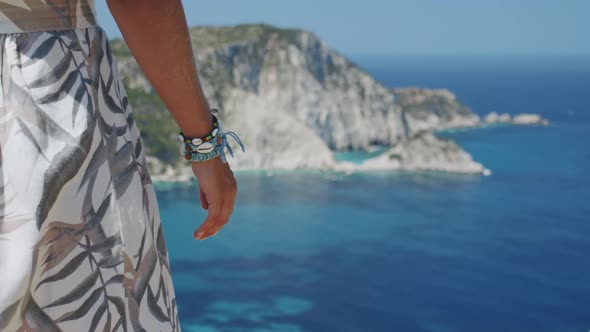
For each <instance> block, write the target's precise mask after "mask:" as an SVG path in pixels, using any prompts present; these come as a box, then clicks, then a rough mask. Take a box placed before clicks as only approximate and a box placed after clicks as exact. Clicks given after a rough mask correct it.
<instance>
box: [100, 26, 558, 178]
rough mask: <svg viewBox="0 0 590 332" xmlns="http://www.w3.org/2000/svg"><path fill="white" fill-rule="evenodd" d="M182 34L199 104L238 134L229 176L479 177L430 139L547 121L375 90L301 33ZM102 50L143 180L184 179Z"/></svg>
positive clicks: (258, 29) (456, 150) (123, 62)
mask: <svg viewBox="0 0 590 332" xmlns="http://www.w3.org/2000/svg"><path fill="white" fill-rule="evenodd" d="M190 32H191V38H192V40H193V44H194V45H193V46H194V50H195V54H196V62H197V66H198V68H199V76H200V78H201V81H202V84H203V88H204V91H205V93H206V95H207V97H208V100H209V102H210V104H211V105H213V106H215V107H217V108H219V109H220V110H221V113H220V114H219V118H220V121H221V123H222V125H223V128H224V129H226V130H232V131H235V132H236V133H238V135H239V136H240V137H241V139H242V141H243V142H244V144H245V145H246V153H242V152H241V151H239V149H234V150H235V151H237V153H235V158H228V160H229V162H230V164H231V166H232V169H234V170H236V171H241V170H298V169H310V170H321V171H336V172H347V173H350V172H371V171H396V170H403V171H440V172H452V173H469V174H489V170H487V169H486V168H485V167H484V165H482V164H481V163H479V162H477V161H475V160H473V158H472V157H471V155H470V154H469V153H468V152H466V151H465V150H463V149H462V148H461V147H460V146H459V145H458V144H456V143H455V142H453V141H452V140H449V139H445V138H441V137H439V136H437V134H436V132H437V131H440V130H447V129H456V128H473V129H476V128H478V127H482V126H485V125H490V124H505V125H508V124H510V125H547V124H548V121H547V120H546V119H543V118H541V117H540V116H538V115H535V114H520V115H514V116H511V115H509V114H496V113H491V114H488V115H486V116H485V117H484V118H483V119H482V118H481V117H480V116H478V115H477V114H476V113H474V112H473V111H472V110H471V109H469V108H468V107H466V106H465V105H463V104H462V103H461V102H460V101H459V100H458V98H457V97H456V96H455V95H454V94H453V93H452V92H450V91H448V90H446V89H422V88H417V87H408V88H393V89H392V88H388V87H385V86H383V85H382V84H380V83H379V82H377V81H376V80H375V79H374V78H373V77H371V76H370V75H369V74H368V73H367V72H365V71H364V70H363V69H362V68H360V67H358V66H357V65H355V64H354V63H353V62H351V61H350V60H348V59H346V58H345V57H344V56H342V55H341V54H339V53H338V52H337V51H335V50H333V49H331V48H329V47H328V46H327V45H326V44H325V43H324V42H323V41H322V40H321V39H320V38H318V37H317V36H316V35H315V34H313V33H312V32H309V31H304V30H297V29H281V28H277V27H274V26H269V25H262V24H251V25H238V26H227V27H194V28H191V30H190ZM111 45H112V49H113V51H114V53H115V56H116V58H117V62H118V65H119V68H120V71H121V74H122V76H123V81H124V83H125V91H126V92H127V94H128V96H129V98H130V104H131V105H133V107H134V114H135V116H136V118H137V120H138V123H139V125H140V130H141V131H142V138H143V139H144V141H146V142H145V146H146V151H147V152H148V153H147V157H146V158H147V160H148V167H149V169H150V173H151V176H152V179H153V180H154V181H186V180H189V179H191V178H192V177H193V175H192V170H191V168H190V167H189V165H188V164H187V163H186V162H185V161H184V160H181V158H180V154H179V153H178V152H177V151H176V150H178V149H177V146H176V142H174V139H173V137H172V136H174V135H175V133H174V131H173V130H171V129H170V128H174V126H175V124H174V123H173V122H172V121H173V120H172V118H171V116H170V115H169V114H168V112H167V111H166V109H165V107H164V105H163V104H162V103H161V101H159V99H158V98H157V96H156V94H155V92H154V91H153V89H152V87H151V85H150V83H149V81H148V80H147V79H146V77H145V76H144V75H143V73H142V72H141V70H140V68H139V66H138V65H137V63H136V62H135V60H134V59H133V57H131V55H130V53H129V51H128V50H127V48H126V46H125V44H124V42H123V41H122V40H120V39H119V40H113V41H112V42H111ZM154 122H157V124H158V125H154ZM164 128H168V129H166V130H165V129H164ZM162 130H164V132H160V131H162ZM157 135H168V136H170V142H169V143H160V142H161V140H156V139H154V137H157ZM155 145H157V146H155ZM375 145H379V146H387V147H389V148H388V149H387V150H386V152H384V153H383V154H382V155H380V156H377V157H374V158H370V159H367V160H365V161H363V162H361V163H358V164H357V163H350V162H342V161H337V160H336V159H335V157H334V152H336V151H355V150H367V149H370V148H371V147H372V146H375ZM232 147H235V148H237V146H234V145H233V144H232ZM175 153H177V154H175Z"/></svg>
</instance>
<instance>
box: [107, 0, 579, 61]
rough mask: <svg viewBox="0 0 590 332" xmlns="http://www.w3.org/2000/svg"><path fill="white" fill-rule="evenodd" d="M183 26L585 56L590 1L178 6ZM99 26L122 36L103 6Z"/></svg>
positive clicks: (367, 46)
mask: <svg viewBox="0 0 590 332" xmlns="http://www.w3.org/2000/svg"><path fill="white" fill-rule="evenodd" d="M183 5H184V9H185V13H186V16H187V21H188V25H189V26H195V25H234V24H239V23H262V22H263V23H269V24H273V25H276V26H279V27H289V28H302V29H306V30H310V31H313V32H314V33H316V34H317V35H318V36H319V37H320V38H322V39H323V40H324V41H325V42H327V43H328V44H329V45H330V46H331V47H333V48H335V49H336V50H338V51H340V52H342V53H344V54H349V55H415V54H421V55H438V54H442V55H465V54H468V55H471V54H489V55H531V54H535V55H588V56H590V0H559V1H557V0H556V1H549V0H536V1H533V0H493V1H492V0H438V1H437V0H404V1H399V0H363V1H359V0H356V1H352V0H298V1H288V0H247V1H244V0H214V1H204V0H183ZM96 9H97V15H98V22H99V24H100V25H101V26H102V27H103V28H104V29H105V30H106V31H107V35H108V36H109V37H120V36H121V33H120V31H119V29H118V27H117V25H116V23H115V21H114V20H113V18H112V16H111V14H110V12H109V10H108V7H107V5H106V3H105V1H104V0H97V1H96Z"/></svg>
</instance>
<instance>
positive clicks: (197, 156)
mask: <svg viewBox="0 0 590 332" xmlns="http://www.w3.org/2000/svg"><path fill="white" fill-rule="evenodd" d="M217 112H218V110H217V109H216V108H212V109H211V113H217ZM226 135H230V136H231V137H233V138H234V139H235V140H236V142H238V144H239V145H240V147H241V149H242V151H243V152H246V149H245V148H244V144H243V143H242V140H241V139H240V138H239V137H238V135H237V134H236V133H234V132H233V131H228V132H226V133H224V132H223V130H222V129H221V124H220V123H219V121H218V120H217V117H216V116H215V115H213V129H212V130H211V132H210V133H209V134H207V135H205V136H203V137H186V136H185V135H184V134H183V133H182V131H180V132H179V133H178V138H179V140H180V141H181V142H182V149H181V151H180V152H181V153H182V154H183V155H184V159H185V160H187V161H196V162H203V161H207V160H209V159H213V158H215V157H217V156H219V155H221V159H222V160H223V162H224V163H227V158H226V157H225V151H224V149H225V148H226V147H227V150H228V151H229V153H230V155H231V156H232V157H233V156H234V154H233V150H232V148H231V146H230V145H229V144H228V141H227V137H226Z"/></svg>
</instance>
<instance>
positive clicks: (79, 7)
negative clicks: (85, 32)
mask: <svg viewBox="0 0 590 332" xmlns="http://www.w3.org/2000/svg"><path fill="white" fill-rule="evenodd" d="M96 25H97V22H96V9H95V7H94V0H0V33H17V32H32V31H46V30H58V29H59V30H62V29H82V28H90V27H94V26H96Z"/></svg>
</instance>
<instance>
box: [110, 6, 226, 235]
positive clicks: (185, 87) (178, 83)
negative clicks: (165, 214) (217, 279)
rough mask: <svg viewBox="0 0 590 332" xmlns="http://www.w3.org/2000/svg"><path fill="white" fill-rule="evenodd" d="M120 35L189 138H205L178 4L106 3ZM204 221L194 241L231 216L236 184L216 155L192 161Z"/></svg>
mask: <svg viewBox="0 0 590 332" xmlns="http://www.w3.org/2000/svg"><path fill="white" fill-rule="evenodd" d="M107 5H108V7H109V10H110V11H111V13H112V15H113V18H114V19H115V21H116V22H117V25H118V26H119V30H121V34H122V35H123V38H124V39H125V42H126V43H127V46H128V47H129V50H130V51H131V53H132V54H133V56H134V58H135V59H136V61H137V63H138V64H139V66H140V67H141V69H142V71H143V72H144V73H145V75H146V77H147V78H148V80H149V81H150V83H151V84H152V86H153V87H154V89H155V90H156V92H157V93H158V95H159V96H160V98H161V99H162V101H163V102H164V104H165V105H166V107H167V109H168V111H169V112H170V114H171V115H172V116H173V117H174V119H175V120H176V122H177V123H178V125H179V127H180V129H181V130H182V132H183V133H184V134H185V135H187V136H204V135H205V134H207V133H208V132H210V130H211V129H212V116H211V113H210V108H209V105H208V103H207V100H206V99H205V96H204V93H203V89H202V87H201V84H200V81H199V77H198V74H197V67H196V64H195V60H194V54H193V50H192V45H191V40H190V35H189V31H188V26H187V22H186V17H185V14H184V8H183V7H182V2H181V0H107ZM192 169H193V172H194V173H195V176H196V177H197V182H198V183H199V191H200V200H201V206H202V207H203V208H204V209H207V210H208V215H207V219H206V220H205V221H204V222H203V223H202V224H201V226H200V227H199V228H198V229H197V230H196V231H195V233H194V237H195V238H197V239H204V238H206V237H208V236H210V235H214V234H215V233H216V232H217V231H218V230H219V229H221V227H223V226H224V225H225V224H226V223H227V221H228V220H229V217H230V215H231V214H232V212H233V208H234V201H235V196H236V193H237V183H236V180H235V178H234V174H233V172H232V170H231V169H230V167H229V164H228V163H223V161H221V158H220V157H216V158H213V159H210V160H208V161H205V162H192Z"/></svg>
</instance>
